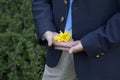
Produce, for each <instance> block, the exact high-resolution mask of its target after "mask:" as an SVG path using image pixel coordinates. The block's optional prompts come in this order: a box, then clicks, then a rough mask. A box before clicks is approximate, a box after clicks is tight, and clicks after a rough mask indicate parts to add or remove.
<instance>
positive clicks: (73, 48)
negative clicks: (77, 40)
mask: <svg viewBox="0 0 120 80" xmlns="http://www.w3.org/2000/svg"><path fill="white" fill-rule="evenodd" d="M76 48H77V46H74V47H71V48H70V50H69V53H70V54H72V53H74V51H75V50H76Z"/></svg>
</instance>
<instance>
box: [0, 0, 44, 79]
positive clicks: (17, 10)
mask: <svg viewBox="0 0 120 80" xmlns="http://www.w3.org/2000/svg"><path fill="white" fill-rule="evenodd" d="M44 56H45V48H44V47H43V46H39V44H38V40H37V37H36V34H35V32H34V24H33V19H32V11H31V0H0V80H41V76H42V72H43V67H44Z"/></svg>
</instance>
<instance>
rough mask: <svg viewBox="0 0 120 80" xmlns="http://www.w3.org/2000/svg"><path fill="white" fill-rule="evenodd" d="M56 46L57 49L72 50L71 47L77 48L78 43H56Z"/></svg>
mask: <svg viewBox="0 0 120 80" xmlns="http://www.w3.org/2000/svg"><path fill="white" fill-rule="evenodd" d="M54 45H55V46H56V47H68V48H70V47H73V46H75V45H76V43H75V42H73V41H70V42H56V41H55V42H54Z"/></svg>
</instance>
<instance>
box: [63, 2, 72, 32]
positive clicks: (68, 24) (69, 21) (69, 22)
mask: <svg viewBox="0 0 120 80" xmlns="http://www.w3.org/2000/svg"><path fill="white" fill-rule="evenodd" d="M72 1H73V0H70V6H69V12H68V16H67V21H66V25H65V31H69V32H70V33H72V12H71V7H72Z"/></svg>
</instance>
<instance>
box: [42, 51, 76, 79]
mask: <svg viewBox="0 0 120 80" xmlns="http://www.w3.org/2000/svg"><path fill="white" fill-rule="evenodd" d="M75 78H76V74H75V70H74V63H73V55H71V54H68V53H67V52H63V53H62V56H61V58H60V60H59V62H58V64H57V66H56V67H53V68H50V67H49V66H47V65H45V71H44V73H43V78H42V80H75Z"/></svg>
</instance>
